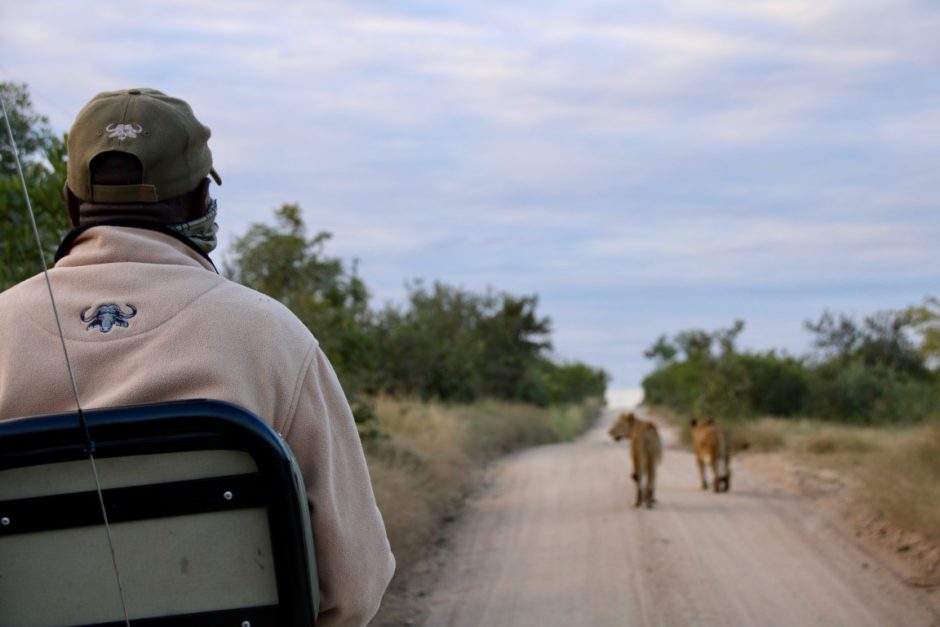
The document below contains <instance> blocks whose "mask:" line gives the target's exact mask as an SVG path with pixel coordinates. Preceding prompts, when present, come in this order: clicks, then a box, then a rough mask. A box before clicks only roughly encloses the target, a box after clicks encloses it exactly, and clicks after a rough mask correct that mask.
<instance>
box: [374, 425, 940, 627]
mask: <svg viewBox="0 0 940 627" xmlns="http://www.w3.org/2000/svg"><path fill="white" fill-rule="evenodd" d="M613 415H614V412H613V411H608V412H607V414H606V415H605V416H604V418H603V419H602V420H601V421H600V423H599V424H598V426H597V427H595V428H594V429H592V430H591V431H590V432H589V433H587V434H586V435H585V436H584V437H583V438H581V439H580V440H578V441H576V442H574V443H571V444H563V445H553V446H545V447H539V448H535V449H531V450H528V451H525V452H522V453H519V454H516V455H513V456H510V457H509V458H507V459H505V460H503V461H502V462H500V463H498V464H495V465H494V466H493V467H492V468H491V469H490V475H489V479H490V480H489V483H488V485H487V486H486V487H485V488H484V489H482V490H480V492H479V493H478V494H477V495H475V496H474V497H473V498H471V500H470V501H469V502H468V504H467V507H466V509H465V511H464V513H463V515H462V516H461V517H460V519H459V520H458V521H457V522H456V523H454V524H452V525H451V526H450V529H449V531H448V533H447V536H446V538H445V539H444V541H443V542H442V545H441V547H439V548H438V550H437V551H436V553H435V555H434V556H432V557H431V558H429V560H426V562H424V563H423V564H421V565H419V568H417V569H416V572H415V575H414V577H413V578H412V580H411V582H409V593H408V594H409V599H410V601H409V603H410V607H409V612H410V614H409V616H410V618H409V619H408V620H405V621H402V622H396V623H389V622H384V623H382V624H386V625H387V624H414V625H428V626H441V625H447V626H461V625H487V626H504V625H505V626H529V625H531V626H546V625H589V626H606V625H669V626H672V625H800V626H804V625H826V626H830V625H832V626H834V625H852V626H856V625H871V626H879V627H880V626H886V625H898V626H901V625H903V626H912V625H933V626H940V595H938V594H937V592H936V591H933V592H931V591H930V590H924V589H918V588H916V587H912V586H910V585H906V584H905V583H904V582H903V580H902V578H901V577H900V576H899V575H898V573H897V570H896V569H894V568H893V567H892V566H891V564H889V563H887V562H886V561H884V560H882V559H880V558H879V557H878V555H877V554H875V553H873V552H872V551H870V550H866V549H865V548H864V547H863V546H862V545H861V544H860V543H859V542H858V541H857V539H856V538H855V537H854V536H853V534H851V533H848V532H847V531H846V530H845V526H844V525H841V524H837V521H835V520H834V518H833V515H832V512H831V511H829V510H827V509H826V508H821V507H819V506H818V505H817V504H815V503H814V502H813V501H812V500H811V499H807V498H804V497H801V496H799V495H798V494H796V493H795V492H793V491H791V490H788V489H786V486H784V485H782V484H781V483H780V482H779V481H773V480H771V479H770V478H768V477H766V476H765V474H764V473H761V472H757V471H754V470H751V469H749V468H747V467H746V465H741V464H739V465H737V466H735V464H734V463H732V467H733V468H732V469H733V482H732V490H731V492H730V493H727V494H713V493H711V492H703V491H702V490H701V489H700V488H699V485H698V477H697V471H696V469H695V463H694V460H693V457H692V453H691V452H689V451H687V450H683V449H680V448H678V447H677V444H676V435H675V433H673V432H672V431H671V430H669V429H665V428H662V432H663V435H664V441H665V444H666V450H665V454H664V459H663V463H662V465H661V466H660V473H659V480H658V486H657V498H658V504H657V506H656V508H655V509H653V510H645V509H635V508H634V507H633V506H632V503H633V497H634V488H633V483H632V481H631V480H630V478H629V476H630V459H629V445H628V444H626V443H624V442H621V443H616V444H615V443H614V442H612V441H611V440H610V439H609V438H608V437H607V435H606V429H607V428H608V427H609V425H610V423H611V421H612V419H613Z"/></svg>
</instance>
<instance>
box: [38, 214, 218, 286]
mask: <svg viewBox="0 0 940 627" xmlns="http://www.w3.org/2000/svg"><path fill="white" fill-rule="evenodd" d="M55 258H56V264H55V265H56V267H57V268H65V267H78V266H88V265H97V264H102V263H116V262H136V263H155V264H164V265H181V266H194V267H202V268H205V269H206V270H210V271H212V272H216V273H217V272H218V270H217V269H216V267H215V264H213V263H212V260H211V259H209V257H208V255H206V254H205V253H203V252H202V251H201V250H199V249H198V248H197V247H196V246H195V245H194V244H193V243H192V242H190V241H189V240H188V239H186V238H185V237H183V236H182V235H179V234H177V233H174V232H172V231H170V230H169V229H165V228H163V227H161V226H159V225H155V224H152V223H146V222H139V223H138V222H133V223H132V222H127V221H121V222H108V223H106V224H100V223H99V224H93V225H88V226H81V227H79V228H77V229H74V230H72V231H71V232H70V233H68V235H66V236H65V239H63V240H62V244H60V245H59V250H58V251H56V257H55Z"/></svg>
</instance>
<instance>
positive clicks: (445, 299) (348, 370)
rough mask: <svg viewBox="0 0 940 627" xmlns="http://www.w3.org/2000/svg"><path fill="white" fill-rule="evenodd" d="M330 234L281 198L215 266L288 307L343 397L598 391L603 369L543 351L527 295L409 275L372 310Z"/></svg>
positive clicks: (524, 396) (545, 334) (537, 399)
mask: <svg viewBox="0 0 940 627" xmlns="http://www.w3.org/2000/svg"><path fill="white" fill-rule="evenodd" d="M329 237H330V235H329V233H325V232H321V233H318V234H316V235H314V236H313V237H308V236H307V235H306V229H305V226H304V223H303V220H302V217H301V211H300V208H299V207H298V206H297V205H284V206H282V207H281V208H280V209H278V210H277V211H276V213H275V225H273V226H271V225H268V224H253V225H252V226H251V227H250V228H249V229H248V231H247V233H246V234H245V235H243V236H242V237H240V238H238V239H237V240H236V241H235V243H234V244H233V246H232V249H231V250H232V254H231V256H230V257H229V258H228V259H227V260H226V262H225V264H224V265H223V268H224V271H225V273H226V274H227V275H228V276H229V277H231V278H232V279H234V280H236V281H238V282H240V283H243V284H245V285H247V286H249V287H251V288H254V289H257V290H258V291H261V292H264V293H266V294H268V295H270V296H272V297H274V298H277V299H278V300H280V301H281V302H283V303H284V304H285V305H287V306H288V307H289V308H290V309H291V310H292V311H294V313H295V314H297V316H298V317H299V318H300V319H301V320H302V321H303V322H304V323H305V324H306V325H307V326H308V327H309V328H310V329H311V330H312V331H313V333H314V335H316V336H317V338H319V339H320V342H321V344H322V345H323V347H324V350H325V351H326V352H327V354H328V355H329V357H330V359H331V361H332V362H333V364H334V367H335V368H336V370H337V372H338V374H339V375H340V379H341V380H342V381H343V386H344V388H346V390H347V393H348V394H350V396H352V397H357V396H358V395H359V394H361V393H366V394H376V393H391V394H397V395H414V396H419V397H421V398H425V399H438V400H443V401H455V402H468V401H472V400H474V399H477V398H483V397H491V398H500V399H512V400H523V401H528V402H532V403H536V404H539V405H547V404H552V403H565V402H580V401H581V400H584V399H585V398H587V397H588V396H602V395H603V393H604V389H605V387H606V383H607V375H606V373H604V372H603V371H602V370H595V369H592V368H590V367H589V366H586V365H584V364H580V363H564V364H557V363H555V362H554V361H553V360H551V359H549V358H548V357H547V356H546V351H547V350H548V349H550V348H551V340H550V335H551V321H550V320H549V319H548V318H547V317H544V316H540V315H539V314H538V311H537V308H538V299H537V297H536V296H534V295H533V296H516V295H513V294H508V293H505V292H498V291H495V290H492V289H489V290H487V291H485V292H484V293H482V294H478V293H474V292H470V291H468V290H464V289H461V288H458V287H453V286H449V285H445V284H443V283H440V282H434V283H433V284H431V285H430V286H428V285H425V284H424V283H423V282H421V281H416V282H414V283H411V284H408V285H406V291H407V296H406V299H405V302H404V303H403V304H401V305H393V304H388V305H386V306H384V307H383V308H381V309H378V310H373V309H370V308H369V302H368V301H369V294H368V290H367V289H366V286H365V284H364V283H363V282H362V280H361V279H359V277H358V276H357V275H356V270H355V265H353V266H352V267H351V268H347V267H346V265H345V264H343V263H342V262H341V261H340V260H338V259H334V258H330V257H327V256H326V255H325V252H324V248H325V244H326V242H327V241H328V240H329ZM362 411H366V409H363V410H362Z"/></svg>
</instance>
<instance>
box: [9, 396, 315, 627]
mask: <svg viewBox="0 0 940 627" xmlns="http://www.w3.org/2000/svg"><path fill="white" fill-rule="evenodd" d="M84 415H85V420H86V422H87V424H88V429H89V433H90V435H91V439H92V441H93V442H94V446H95V452H94V464H95V465H94V468H95V469H97V475H98V480H97V481H96V479H95V472H94V470H93V466H92V462H91V460H90V459H89V457H88V454H87V452H86V450H85V449H86V446H85V443H84V437H83V435H82V433H81V431H80V429H79V426H78V425H79V423H78V416H77V415H76V414H75V413H71V414H59V415H53V416H40V417H30V418H22V419H16V420H10V421H4V422H0V627H7V626H11V627H12V626H16V627H27V626H35V627H63V626H76V625H124V624H125V608H126V613H127V617H128V618H129V619H130V620H131V622H132V624H134V625H138V624H139V625H147V626H151V625H167V626H169V625H174V626H176V627H181V626H182V627H185V626H186V625H199V626H203V627H209V626H212V625H236V626H239V625H240V626H244V627H263V626H266V625H298V626H306V625H313V624H315V620H316V612H317V605H318V586H317V578H316V563H315V560H314V553H313V541H312V538H311V535H310V519H309V516H310V512H309V509H308V505H307V499H306V492H305V490H304V485H303V479H302V478H301V476H300V473H299V471H298V469H297V464H296V462H295V461H294V459H293V456H292V455H291V453H290V450H289V449H288V448H287V446H286V445H285V444H284V442H283V441H282V440H281V438H280V437H279V436H278V435H277V434H276V433H275V432H274V431H273V430H272V429H271V428H270V427H269V426H268V425H266V424H265V423H264V422H263V421H262V420H260V419H259V418H258V417H257V416H254V415H253V414H251V413H249V412H247V411H245V410H243V409H241V408H239V407H236V406H234V405H231V404H228V403H222V402H218V401H184V402H173V403H161V404H156V405H147V406H136V407H127V408H119V409H104V410H92V411H86V412H84ZM99 484H100V488H101V495H102V499H101V500H99V493H98V485H99ZM102 500H103V503H104V508H105V511H106V512H107V519H108V523H109V527H110V529H108V528H106V527H105V525H104V523H103V520H104V519H103V515H102ZM109 531H110V540H109V537H108V532H109ZM112 548H113V558H112ZM118 582H120V584H119V583H118ZM119 585H120V588H119ZM122 596H123V603H122Z"/></svg>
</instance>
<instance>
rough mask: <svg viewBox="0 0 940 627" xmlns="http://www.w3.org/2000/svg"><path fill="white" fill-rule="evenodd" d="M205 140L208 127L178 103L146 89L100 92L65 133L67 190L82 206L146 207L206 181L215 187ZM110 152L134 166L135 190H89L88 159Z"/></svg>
mask: <svg viewBox="0 0 940 627" xmlns="http://www.w3.org/2000/svg"><path fill="white" fill-rule="evenodd" d="M209 135H210V131H209V127H207V126H204V125H203V124H202V123H201V122H199V120H197V119H196V116H195V115H194V114H193V110H192V108H190V106H189V105H188V104H187V103H186V102H184V101H183V100H180V99H179V98H172V97H170V96H167V95H166V94H164V93H163V92H160V91H157V90H156V89H147V88H138V89H123V90H120V91H106V92H102V93H100V94H98V95H97V96H95V97H94V98H92V99H91V102H89V103H88V104H87V105H85V108H83V109H82V110H81V111H80V112H79V114H78V117H76V118H75V123H74V124H72V130H71V131H70V132H69V139H68V155H69V158H68V179H67V183H68V186H69V189H71V190H72V193H73V194H75V195H76V196H77V197H78V198H80V199H82V200H84V201H86V202H95V203H148V202H158V201H161V200H166V199H167V198H172V197H173V196H179V195H181V194H185V193H186V192H190V191H192V190H193V189H195V188H196V186H197V185H198V184H199V183H200V181H202V180H203V179H204V178H205V177H206V176H207V175H211V176H212V178H213V179H214V180H215V182H216V183H217V184H219V185H221V184H222V179H220V178H219V175H218V173H217V172H216V171H215V169H214V168H213V167H212V153H211V152H210V151H209V145H208V143H207V142H208V141H209ZM110 151H117V152H126V153H129V154H132V155H134V156H135V157H137V159H139V160H140V163H141V165H142V166H143V180H142V182H141V183H140V184H139V185H93V184H92V181H91V167H90V166H91V162H92V159H94V158H95V157H96V156H98V155H100V154H101V153H103V152H110Z"/></svg>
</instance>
